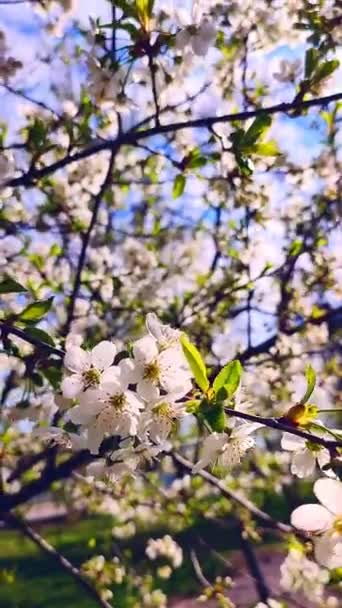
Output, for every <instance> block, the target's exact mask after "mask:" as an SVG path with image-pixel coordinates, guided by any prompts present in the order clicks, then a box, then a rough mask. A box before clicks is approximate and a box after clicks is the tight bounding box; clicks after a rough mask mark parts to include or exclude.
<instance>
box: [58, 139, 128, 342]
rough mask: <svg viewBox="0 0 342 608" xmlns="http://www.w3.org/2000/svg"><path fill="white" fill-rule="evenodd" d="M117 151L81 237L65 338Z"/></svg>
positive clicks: (111, 158)
mask: <svg viewBox="0 0 342 608" xmlns="http://www.w3.org/2000/svg"><path fill="white" fill-rule="evenodd" d="M117 150H118V148H114V149H113V150H112V153H111V157H110V161H109V165H108V170H107V173H106V177H105V179H104V181H103V183H102V186H101V188H100V190H99V192H98V194H97V195H96V197H95V199H94V207H93V212H92V216H91V220H90V224H89V226H88V229H87V231H86V232H85V234H84V236H83V240H82V247H81V252H80V256H79V259H78V264H77V269H76V275H75V280H74V286H73V290H72V294H71V296H70V301H69V305H68V309H67V320H66V323H65V326H64V328H63V331H62V335H64V336H66V335H67V334H68V333H69V329H70V326H71V323H72V321H73V317H74V310H75V304H76V300H77V296H78V292H79V290H80V287H81V277H82V271H83V268H84V265H85V262H86V255H87V249H88V245H89V241H90V237H91V233H92V231H93V229H94V228H95V225H96V222H97V216H98V213H99V209H100V205H101V202H102V199H103V196H104V194H105V192H106V190H107V188H108V187H109V186H110V183H111V178H112V172H113V165H114V160H115V155H116V152H117Z"/></svg>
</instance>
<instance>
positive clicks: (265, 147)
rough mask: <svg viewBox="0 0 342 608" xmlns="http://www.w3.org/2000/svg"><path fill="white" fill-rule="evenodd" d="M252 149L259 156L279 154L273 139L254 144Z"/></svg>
mask: <svg viewBox="0 0 342 608" xmlns="http://www.w3.org/2000/svg"><path fill="white" fill-rule="evenodd" d="M254 151H255V153H256V154H259V156H278V154H280V150H279V148H278V144H277V142H276V141H275V140H274V139H270V140H269V141H265V142H261V143H260V144H256V146H255V149H254Z"/></svg>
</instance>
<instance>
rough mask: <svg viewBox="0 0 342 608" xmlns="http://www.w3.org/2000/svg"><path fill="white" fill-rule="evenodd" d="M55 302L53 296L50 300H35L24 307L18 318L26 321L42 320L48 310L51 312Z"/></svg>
mask: <svg viewBox="0 0 342 608" xmlns="http://www.w3.org/2000/svg"><path fill="white" fill-rule="evenodd" d="M52 302H53V298H49V299H48V300H41V301H38V302H33V303H32V304H29V305H28V306H26V308H24V310H22V311H21V313H19V315H18V317H17V318H18V320H19V321H23V322H24V323H25V322H31V321H40V319H42V318H43V317H44V316H45V315H46V313H47V312H49V310H50V308H51V305H52Z"/></svg>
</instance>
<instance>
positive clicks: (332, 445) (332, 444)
mask: <svg viewBox="0 0 342 608" xmlns="http://www.w3.org/2000/svg"><path fill="white" fill-rule="evenodd" d="M224 409H225V411H226V413H227V414H230V415H231V416H235V417H236V418H242V419H243V420H249V421H250V422H260V424H264V425H265V426H268V427H269V428H271V429H276V430H277V431H283V432H284V433H291V434H292V435H297V436H298V437H302V438H303V439H306V440H307V441H310V442H311V443H317V444H318V445H322V446H323V447H325V448H327V449H328V450H334V449H336V448H342V440H341V441H338V440H330V439H324V438H323V437H318V436H317V435H313V434H312V433H310V432H308V431H303V430H302V429H299V428H297V427H295V426H292V425H291V424H286V423H284V422H281V421H280V420H278V419H277V418H266V417H263V416H254V414H247V412H239V411H238V410H233V409H231V408H230V407H225V408H224Z"/></svg>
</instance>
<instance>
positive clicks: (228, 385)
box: [213, 359, 242, 397]
mask: <svg viewBox="0 0 342 608" xmlns="http://www.w3.org/2000/svg"><path fill="white" fill-rule="evenodd" d="M241 374H242V365H241V363H240V361H238V360H237V359H235V360H234V361H231V362H230V363H228V364H227V365H225V366H224V367H223V368H222V369H221V371H220V372H219V373H218V374H217V376H216V378H215V380H214V382H213V389H214V392H215V394H216V395H217V394H218V392H219V391H220V389H222V388H224V389H225V390H226V392H227V396H228V397H232V396H233V395H234V393H236V391H237V389H238V388H239V384H240V380H241Z"/></svg>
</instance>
